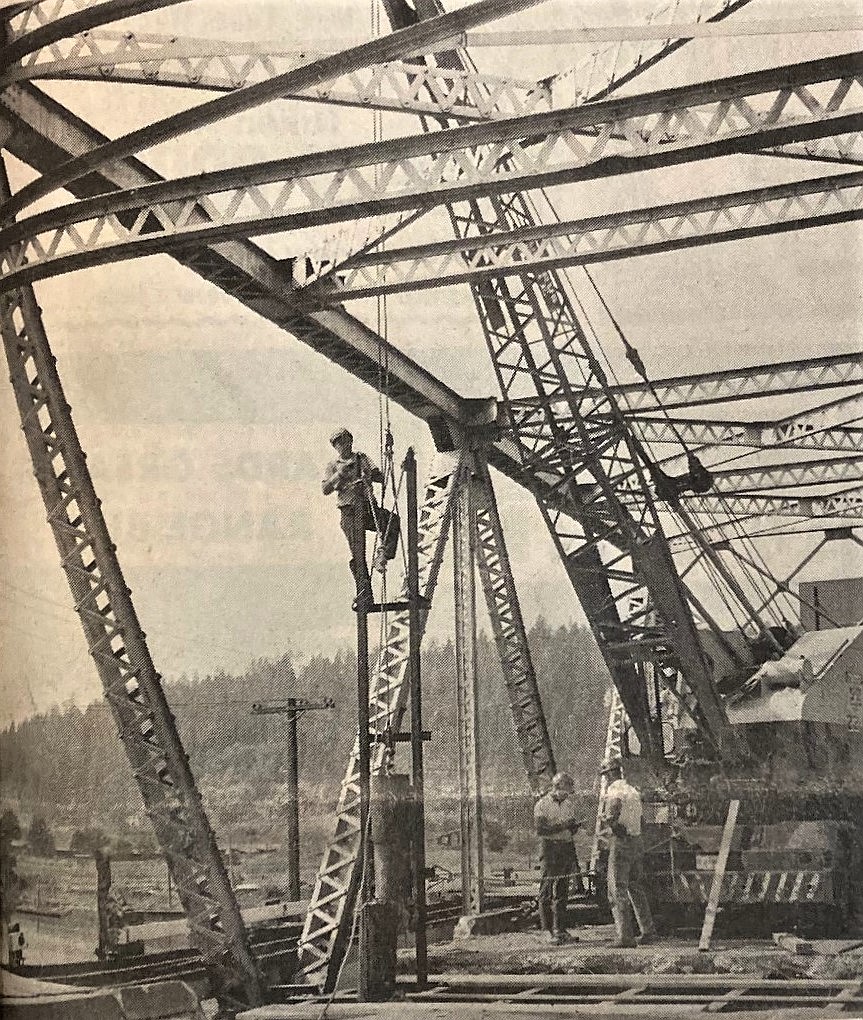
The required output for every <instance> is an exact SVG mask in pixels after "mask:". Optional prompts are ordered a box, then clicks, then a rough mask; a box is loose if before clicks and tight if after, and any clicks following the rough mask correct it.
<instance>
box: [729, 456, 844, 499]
mask: <svg viewBox="0 0 863 1020" xmlns="http://www.w3.org/2000/svg"><path fill="white" fill-rule="evenodd" d="M712 474H713V491H714V492H745V491H748V490H752V489H792V488H803V487H805V486H810V485H829V484H832V483H836V482H856V481H860V480H863V456H859V457H834V458H832V459H827V460H807V461H800V462H798V463H790V464H771V465H769V466H768V467H749V468H736V469H734V470H730V471H713V472H712Z"/></svg>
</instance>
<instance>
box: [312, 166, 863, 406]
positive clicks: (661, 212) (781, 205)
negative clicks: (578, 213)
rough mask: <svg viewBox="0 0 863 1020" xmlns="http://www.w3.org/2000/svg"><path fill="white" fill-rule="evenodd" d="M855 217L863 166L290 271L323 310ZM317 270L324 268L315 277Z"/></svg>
mask: <svg viewBox="0 0 863 1020" xmlns="http://www.w3.org/2000/svg"><path fill="white" fill-rule="evenodd" d="M861 218H863V172H859V173H851V174H839V175H836V176H832V177H822V178H818V179H816V180H808V181H797V182H795V183H793V184H782V185H776V186H774V187H768V188H758V189H755V190H751V191H744V192H736V193H733V194H728V195H717V196H712V197H710V198H703V199H697V200H695V201H690V202H675V203H673V204H671V205H666V206H654V207H652V208H647V209H636V210H632V211H628V212H621V213H612V214H610V215H606V216H596V217H592V218H590V219H585V220H575V221H568V222H557V221H555V222H553V223H547V224H538V225H536V226H533V227H528V228H525V229H523V230H513V231H502V232H494V233H492V234H484V235H482V236H481V237H471V238H465V239H455V240H449V241H436V242H432V243H427V244H422V245H413V246H411V247H407V248H388V249H385V250H382V251H372V252H369V253H367V254H363V255H358V256H355V257H349V258H348V259H346V260H345V261H343V262H341V263H339V265H338V267H337V268H335V269H333V268H329V267H330V266H331V265H332V263H331V262H330V263H327V264H321V265H318V266H316V265H315V264H314V263H308V262H307V261H303V260H297V263H296V265H297V268H298V270H300V271H302V274H303V275H302V276H300V275H299V273H295V278H296V282H297V284H298V285H299V286H300V287H302V288H304V289H303V292H301V293H298V295H297V297H298V300H301V301H303V303H304V304H306V303H308V306H309V307H327V306H330V305H334V304H341V303H343V302H345V301H349V300H354V299H357V298H366V297H372V296H377V295H380V294H393V293H403V292H406V291H413V290H425V289H429V288H434V287H446V286H451V285H453V284H457V283H469V282H473V281H475V280H482V279H485V278H486V277H489V276H495V275H499V276H503V275H507V274H517V273H522V272H524V271H525V270H530V271H534V272H535V271H541V270H543V269H552V268H557V269H559V268H564V267H570V266H580V265H590V264H593V263H596V262H608V261H613V260H618V259H625V258H631V257H633V256H637V255H650V254H655V253H658V252H666V251H678V250H680V249H683V248H694V247H699V246H701V245H705V244H716V243H719V242H723V241H733V240H741V239H744V238H753V237H762V236H764V235H767V234H777V233H783V232H786V231H790V230H801V229H803V228H805V227H816V226H827V225H829V224H833V223H844V222H849V221H851V220H858V219H861ZM309 269H311V270H312V273H311V275H309V273H308V271H309ZM316 270H323V272H321V273H320V275H317V274H316V272H315V271H316ZM645 389H646V387H645ZM617 392H620V391H619V390H618V391H617ZM648 392H649V391H648ZM654 403H655V401H654Z"/></svg>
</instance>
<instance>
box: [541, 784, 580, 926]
mask: <svg viewBox="0 0 863 1020" xmlns="http://www.w3.org/2000/svg"><path fill="white" fill-rule="evenodd" d="M573 789H574V784H573V782H572V776H568V775H567V774H566V773H565V772H558V773H557V775H556V776H555V777H554V779H553V780H552V783H551V789H550V790H549V791H548V793H546V794H545V795H544V796H542V797H540V798H539V800H538V801H537V802H536V805H535V806H534V809H533V818H534V823H535V825H536V834H537V836H539V838H540V839H541V840H542V855H541V858H540V859H541V862H542V873H541V876H542V877H541V879H540V884H539V923H540V925H541V926H542V929H543V931H545V932H548V933H549V936H550V938H551V941H552V942H555V943H557V944H560V943H562V942H566V941H568V940H569V939H571V938H572V936H571V935H570V934H569V932H568V931H567V930H566V908H567V901H568V900H569V879H570V875H571V874H572V871H573V869H574V868H576V867H577V866H578V858H577V857H576V853H575V846H574V845H573V842H572V837H573V835H574V834H575V832H576V830H577V829H579V828H580V826H581V824H582V823H581V821H580V820H579V819H578V818H576V816H575V804H574V802H573V800H572V792H573ZM576 941H577V940H576Z"/></svg>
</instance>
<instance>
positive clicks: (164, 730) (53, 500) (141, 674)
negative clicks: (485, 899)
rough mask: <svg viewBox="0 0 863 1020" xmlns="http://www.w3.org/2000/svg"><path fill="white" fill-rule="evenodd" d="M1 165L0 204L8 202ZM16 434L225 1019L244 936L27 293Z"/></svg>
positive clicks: (14, 350) (19, 320)
mask: <svg viewBox="0 0 863 1020" xmlns="http://www.w3.org/2000/svg"><path fill="white" fill-rule="evenodd" d="M9 193H10V192H9V184H8V180H7V178H6V169H5V164H3V163H2V161H0V198H2V197H4V195H8V194H9ZM0 327H2V339H3V345H4V348H5V352H6V359H7V362H8V365H9V372H10V379H11V382H12V387H13V390H14V392H15V398H16V402H17V404H18V410H19V413H20V416H21V424H22V429H23V431H24V436H25V438H26V440H27V444H28V447H29V450H30V456H31V459H32V461H33V468H34V473H35V476H36V479H37V482H38V484H39V489H40V492H41V495H42V499H43V502H44V503H45V509H46V511H47V515H48V523H49V525H50V527H51V530H52V532H53V534H54V538H55V541H56V543H57V548H58V550H59V552H60V559H61V565H62V567H63V570H64V572H65V573H66V577H67V580H68V583H69V587H70V590H71V592H72V596H73V600H74V603H75V611H76V612H77V614H78V616H79V617H80V620H81V624H82V626H83V629H84V634H85V637H86V639H87V645H88V650H89V652H90V655H91V656H92V658H93V661H94V663H95V665H96V669H97V672H98V674H99V678H100V680H101V681H102V686H103V689H104V693H105V697H106V699H107V702H108V705H109V707H110V708H111V710H112V713H113V715H114V718H115V720H116V722H117V725H118V728H119V731H120V739H121V742H122V744H123V746H124V749H125V751H126V754H127V756H128V758H129V762H130V764H131V767H132V770H133V773H134V776H135V779H136V781H137V783H138V786H139V788H140V791H141V796H142V798H143V801H144V806H145V808H146V810H147V814H148V815H149V817H150V819H151V821H152V824H153V828H154V830H155V834H156V838H157V839H158V841H159V844H160V846H161V849H162V852H163V853H164V855H165V858H166V860H167V863H168V867H169V869H170V871H171V874H172V876H173V879H174V883H175V887H176V889H177V892H178V895H179V897H180V901H181V903H182V904H183V908H184V910H185V912H186V916H187V919H188V921H189V927H190V931H191V935H192V938H193V940H194V942H195V944H196V946H197V947H198V949H199V950H200V952H201V956H202V958H203V960H204V963H205V965H206V967H207V970H208V973H209V975H210V977H211V979H212V984H213V992H214V994H215V996H216V997H217V998H218V999H219V1002H220V1005H221V1006H222V1008H223V1009H226V1010H230V1011H232V1012H236V1011H237V1010H238V1009H240V1008H245V1007H248V1006H255V1005H260V1004H261V1003H262V1001H263V987H262V983H261V976H260V973H259V972H258V967H257V964H256V962H255V959H254V957H253V956H252V952H251V948H250V946H249V939H248V934H247V932H246V929H245V926H244V924H243V920H242V917H241V915H240V909H239V906H238V904H237V901H236V898H235V897H234V893H233V890H232V888H231V884H230V881H229V879H228V874H227V872H226V870H225V867H224V863H223V861H222V858H221V855H220V853H219V850H218V847H217V845H216V840H215V837H214V835H213V832H212V829H211V827H210V823H209V820H208V818H207V815H206V812H205V811H204V807H203V804H202V802H201V796H200V793H199V792H198V789H197V787H196V785H195V780H194V777H193V775H192V772H191V770H190V768H189V761H188V757H187V755H186V754H185V752H184V750H183V745H182V743H181V741H180V736H179V733H178V732H177V727H176V722H175V720H174V717H173V715H172V713H171V711H170V708H169V706H168V703H167V701H166V699H165V694H164V691H163V689H162V684H161V677H160V675H159V674H158V673H157V672H156V668H155V666H154V664H153V661H152V658H151V656H150V652H149V648H148V645H147V641H146V635H145V634H144V632H143V630H142V629H141V625H140V622H139V620H138V617H137V614H136V612H135V608H134V605H133V603H132V599H131V592H130V590H129V588H128V587H127V585H126V582H125V580H124V577H123V573H122V570H121V568H120V565H119V561H118V559H117V554H116V546H115V545H114V544H113V543H112V541H111V537H110V534H109V532H108V528H107V525H106V523H105V520H104V517H103V514H102V509H101V501H100V500H99V499H98V498H97V497H96V493H95V490H94V488H93V481H92V478H91V477H90V472H89V469H88V467H87V462H86V455H85V454H84V452H83V451H82V449H81V444H80V441H79V438H78V434H77V430H76V428H75V424H74V421H73V420H72V415H71V408H70V407H69V405H68V403H67V402H66V398H65V396H64V392H63V386H62V383H61V381H60V376H59V374H58V372H57V366H56V359H55V358H54V357H53V355H52V353H51V348H50V345H49V342H48V337H47V335H46V333H45V328H44V323H43V321H42V315H41V310H40V309H39V306H38V304H37V302H36V297H35V294H34V293H33V290H32V288H31V287H29V286H25V287H22V288H19V289H16V290H13V291H9V292H6V293H4V294H3V295H2V296H0Z"/></svg>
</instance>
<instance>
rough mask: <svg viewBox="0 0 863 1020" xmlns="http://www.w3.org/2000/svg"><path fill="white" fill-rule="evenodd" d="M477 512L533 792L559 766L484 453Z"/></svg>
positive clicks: (487, 585) (491, 607)
mask: <svg viewBox="0 0 863 1020" xmlns="http://www.w3.org/2000/svg"><path fill="white" fill-rule="evenodd" d="M472 486H473V498H472V510H473V514H474V519H475V533H476V559H477V566H478V567H479V576H480V581H481V582H482V587H483V591H484V593H485V599H486V604H487V606H488V612H489V617H490V618H491V627H492V632H493V633H494V639H495V643H496V644H497V650H498V655H499V657H500V663H501V668H502V669H503V677H504V683H505V684H506V689H507V694H508V696H509V704H510V709H511V710H512V717H513V724H514V726H515V731H516V735H517V736H518V740H519V745H520V747H521V753H522V756H523V758H524V765H525V771H526V772H527V777H528V781H529V782H530V785H531V788H532V789H533V791H534V792H540V791H541V790H543V789H544V788H545V786H546V785H548V784H550V782H551V779H552V777H553V775H554V773H555V772H556V771H557V766H556V765H555V761H554V753H553V751H552V746H551V738H550V737H549V735H548V726H547V725H546V720H545V712H544V711H543V707H542V699H541V697H540V693H539V687H538V685H537V682H536V673H535V672H534V668H533V662H532V660H531V656H530V648H529V647H528V643H527V632H526V630H525V626H524V620H523V618H522V615H521V605H520V604H519V600H518V593H517V592H516V589H515V580H514V578H513V576H512V568H511V567H510V563H509V554H508V553H507V549H506V542H505V541H504V535H503V526H502V525H501V521H500V515H499V513H498V509H497V500H496V499H495V495H494V488H493V486H492V481H491V475H490V474H489V470H488V464H487V463H486V460H485V456H484V454H483V453H482V452H480V451H478V452H476V453H475V454H474V474H473V480H472Z"/></svg>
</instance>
